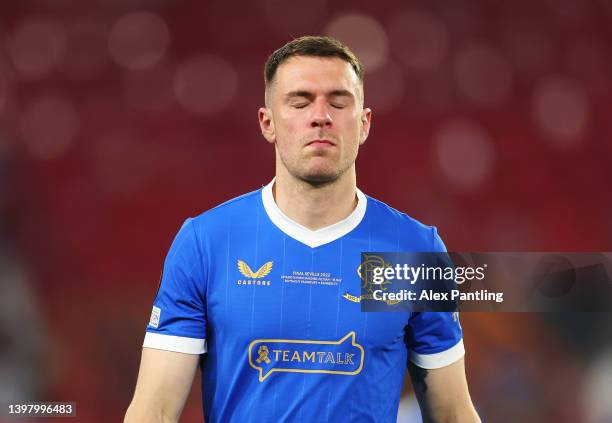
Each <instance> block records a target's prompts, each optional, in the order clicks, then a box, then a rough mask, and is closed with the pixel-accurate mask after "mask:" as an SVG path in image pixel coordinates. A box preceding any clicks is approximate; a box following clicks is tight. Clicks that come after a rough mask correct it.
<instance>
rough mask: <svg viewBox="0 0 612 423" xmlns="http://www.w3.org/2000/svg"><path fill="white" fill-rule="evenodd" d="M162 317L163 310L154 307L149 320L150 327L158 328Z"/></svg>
mask: <svg viewBox="0 0 612 423" xmlns="http://www.w3.org/2000/svg"><path fill="white" fill-rule="evenodd" d="M160 317H161V308H159V307H155V306H153V310H152V311H151V319H149V326H151V327H154V328H157V327H158V326H159V318H160Z"/></svg>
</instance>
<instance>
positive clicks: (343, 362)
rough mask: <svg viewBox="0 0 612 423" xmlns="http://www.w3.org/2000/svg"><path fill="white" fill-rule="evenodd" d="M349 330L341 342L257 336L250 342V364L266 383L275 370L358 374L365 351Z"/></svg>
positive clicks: (353, 333) (361, 367) (261, 380)
mask: <svg viewBox="0 0 612 423" xmlns="http://www.w3.org/2000/svg"><path fill="white" fill-rule="evenodd" d="M355 337H356V335H355V332H349V333H347V334H346V335H345V336H344V337H342V338H341V339H339V340H338V341H315V340H302V339H256V340H254V341H253V342H251V343H250V345H249V351H248V358H249V365H250V366H251V367H252V368H254V369H255V370H257V371H258V372H259V381H260V382H263V381H264V380H265V379H266V378H267V377H268V376H270V375H271V374H272V373H274V372H288V373H319V374H321V373H323V374H336V375H352V376H354V375H357V374H359V373H360V372H361V369H363V361H364V350H363V347H362V346H361V345H359V344H358V343H357V342H356V340H355Z"/></svg>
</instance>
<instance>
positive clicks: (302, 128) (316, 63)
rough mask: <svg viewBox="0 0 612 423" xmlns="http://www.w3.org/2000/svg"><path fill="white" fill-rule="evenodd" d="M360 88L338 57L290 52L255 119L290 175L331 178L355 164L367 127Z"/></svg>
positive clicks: (367, 115) (307, 178)
mask: <svg viewBox="0 0 612 423" xmlns="http://www.w3.org/2000/svg"><path fill="white" fill-rule="evenodd" d="M362 89H363V87H362V85H361V83H360V82H359V79H358V78H357V75H356V73H355V71H354V70H353V68H352V67H351V65H350V64H349V63H347V62H345V61H344V60H342V59H338V58H321V57H307V56H294V57H292V58H290V59H288V60H286V61H285V62H283V63H282V64H281V65H280V66H279V67H278V69H277V71H276V75H275V77H274V80H273V82H272V84H271V86H269V87H268V91H267V102H266V105H267V107H266V108H261V109H259V122H260V126H261V130H262V133H263V135H264V137H265V138H266V139H267V140H268V141H269V142H270V143H273V144H275V146H276V155H277V160H280V162H281V164H282V166H284V167H285V168H286V169H287V171H288V172H289V173H290V174H291V175H293V176H294V177H296V178H299V179H301V180H304V181H308V182H329V181H333V180H336V179H337V178H339V177H340V176H341V175H342V174H344V173H345V172H346V171H347V170H349V169H351V168H352V167H353V166H354V163H355V159H356V158H357V151H358V149H359V146H360V145H361V144H363V143H364V142H365V140H366V138H367V136H368V132H369V129H370V118H371V111H370V109H364V108H363V94H362V91H361V90H362Z"/></svg>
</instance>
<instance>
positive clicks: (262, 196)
mask: <svg viewBox="0 0 612 423" xmlns="http://www.w3.org/2000/svg"><path fill="white" fill-rule="evenodd" d="M272 183H273V182H272ZM272 183H270V184H269V185H267V186H266V187H264V188H262V189H260V190H257V191H254V192H251V193H249V194H246V195H243V196H241V197H238V198H235V199H233V200H231V201H228V202H227V203H224V204H222V205H220V206H218V207H216V208H214V209H211V210H209V211H207V212H205V213H203V214H201V215H199V216H198V217H195V218H192V219H187V221H185V223H184V224H183V226H182V228H181V229H180V230H179V232H178V234H177V236H176V238H175V240H174V242H173V243H172V246H171V247H170V251H169V253H168V255H167V258H166V261H165V264H164V271H163V276H162V280H161V283H160V287H159V291H158V293H157V296H156V298H155V302H154V306H153V312H152V314H151V320H150V322H149V324H148V326H147V330H146V335H145V340H144V346H145V347H149V348H157V349H163V350H169V351H177V352H182V353H188V354H203V356H202V360H201V362H200V364H201V373H202V378H201V379H202V400H203V405H204V414H205V417H206V421H207V422H241V423H242V422H249V421H254V422H293V421H296V422H298V421H299V422H303V421H306V422H314V421H317V422H322V421H331V422H336V421H358V422H370V421H371V422H394V423H395V421H396V416H397V409H398V404H399V397H400V391H401V387H402V383H403V380H404V375H405V370H406V366H407V362H408V360H411V361H412V362H414V363H415V364H417V365H418V366H420V367H423V368H439V367H443V366H446V365H449V364H451V363H453V362H455V361H456V360H458V359H460V358H461V357H462V356H463V354H464V348H463V341H462V333H461V327H460V325H459V322H458V319H457V315H456V314H455V315H453V313H433V312H432V313H409V312H389V313H382V312H371V313H365V312H361V309H360V304H359V300H360V293H361V285H362V283H364V282H363V281H362V280H361V278H360V276H359V273H358V268H359V265H360V254H361V252H367V251H378V252H385V251H389V252H393V251H417V252H420V251H424V252H429V251H444V250H445V247H444V244H443V243H442V240H441V239H440V238H439V236H438V235H437V233H436V229H435V228H434V227H430V226H425V225H423V224H421V223H419V222H417V221H416V220H414V219H412V218H410V217H408V216H406V215H405V214H403V213H400V212H398V211H396V210H394V209H393V208H391V207H389V206H387V205H385V204H384V203H382V202H380V201H378V200H375V199H373V198H371V197H368V196H366V195H364V194H363V193H362V192H361V191H357V197H358V204H357V207H356V208H355V210H354V211H353V212H352V213H351V215H350V216H349V217H347V218H346V219H344V220H343V221H341V222H338V223H336V224H334V225H331V226H328V227H326V228H323V229H319V230H315V231H313V230H309V229H308V228H305V227H303V226H301V225H299V224H298V223H296V222H294V221H292V220H291V219H290V218H289V217H287V216H286V215H285V214H284V213H283V212H282V211H281V210H280V209H279V208H278V206H277V205H276V203H275V201H274V198H273V194H272Z"/></svg>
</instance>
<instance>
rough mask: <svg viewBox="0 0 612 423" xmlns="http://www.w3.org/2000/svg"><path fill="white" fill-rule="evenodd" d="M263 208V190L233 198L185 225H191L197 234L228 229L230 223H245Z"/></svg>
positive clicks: (188, 220)
mask: <svg viewBox="0 0 612 423" xmlns="http://www.w3.org/2000/svg"><path fill="white" fill-rule="evenodd" d="M260 206H261V188H260V189H257V190H255V191H251V192H248V193H246V194H243V195H240V196H238V197H235V198H232V199H231V200H228V201H226V202H224V203H221V204H219V205H218V206H215V207H213V208H212V209H209V210H206V211H204V212H202V213H200V214H199V215H197V216H194V217H190V218H188V219H187V221H186V223H185V224H190V225H192V226H193V228H194V229H195V230H196V232H202V231H205V232H208V233H210V232H211V231H214V230H215V229H219V228H226V227H227V225H228V224H229V223H230V222H234V223H236V222H244V221H245V220H248V219H249V218H251V217H252V216H255V215H256V214H257V213H256V212H257V209H258V208H259V207H260Z"/></svg>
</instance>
